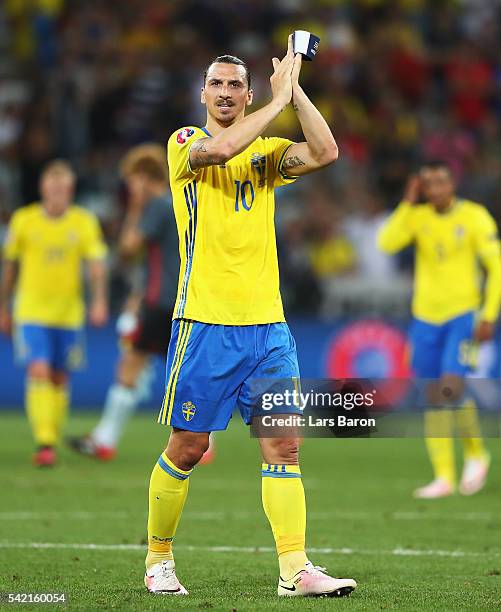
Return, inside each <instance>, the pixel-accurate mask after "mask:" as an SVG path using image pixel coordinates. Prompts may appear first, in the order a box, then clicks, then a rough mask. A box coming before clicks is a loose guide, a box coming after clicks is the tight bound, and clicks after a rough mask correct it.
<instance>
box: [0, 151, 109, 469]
mask: <svg viewBox="0 0 501 612" xmlns="http://www.w3.org/2000/svg"><path fill="white" fill-rule="evenodd" d="M74 189H75V175H74V173H73V170H72V169H71V167H70V166H69V164H68V163H66V162H65V161H63V160H55V161H52V162H50V163H49V164H48V165H47V166H46V167H45V169H44V170H43V172H42V175H41V178H40V194H41V201H40V202H36V203H33V204H30V205H28V206H25V207H23V208H20V209H19V210H17V211H16V212H15V213H14V214H13V216H12V219H11V221H10V224H9V228H8V233H7V238H6V242H5V248H4V253H3V259H4V261H3V274H2V285H1V302H0V328H1V330H2V331H4V332H5V333H9V332H10V330H11V314H10V301H11V297H12V295H13V294H14V290H15V304H14V322H15V326H16V330H15V335H16V349H17V352H18V356H19V357H20V358H21V359H22V361H23V362H24V364H25V365H26V367H27V378H26V398H25V401H26V411H27V414H28V419H29V422H30V425H31V429H32V433H33V437H34V439H35V443H36V445H37V451H36V453H35V455H34V457H33V461H34V463H35V464H36V465H38V466H50V465H53V464H54V462H55V460H56V452H55V447H56V446H57V444H58V442H59V440H60V437H61V431H62V427H63V424H64V420H65V416H66V413H67V409H68V395H69V393H68V371H69V370H71V369H75V368H78V367H79V366H81V365H82V361H83V357H84V356H83V347H82V344H81V337H82V334H81V328H82V325H83V323H84V318H85V306H84V299H83V272H82V262H84V261H86V262H88V268H89V278H90V288H91V294H92V299H91V304H90V309H89V319H90V322H91V323H92V324H93V325H97V326H100V325H103V324H104V323H105V322H106V320H107V317H108V305H107V304H108V302H107V287H106V264H105V257H106V246H105V243H104V242H103V239H102V236H101V230H100V227H99V223H98V221H97V219H96V217H95V216H94V215H93V214H92V213H91V212H89V211H87V210H85V209H83V208H80V207H78V206H75V205H74V204H72V201H73V195H74ZM16 281H17V282H16Z"/></svg>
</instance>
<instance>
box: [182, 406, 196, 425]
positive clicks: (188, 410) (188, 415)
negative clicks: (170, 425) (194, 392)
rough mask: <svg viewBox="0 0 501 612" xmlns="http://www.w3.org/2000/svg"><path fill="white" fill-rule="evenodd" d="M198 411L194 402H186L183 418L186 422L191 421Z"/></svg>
mask: <svg viewBox="0 0 501 612" xmlns="http://www.w3.org/2000/svg"><path fill="white" fill-rule="evenodd" d="M196 411H197V409H196V407H195V404H194V403H193V402H184V404H183V416H184V419H185V421H191V419H192V418H193V417H194V416H195V412H196Z"/></svg>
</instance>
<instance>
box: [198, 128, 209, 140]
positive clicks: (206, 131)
mask: <svg viewBox="0 0 501 612" xmlns="http://www.w3.org/2000/svg"><path fill="white" fill-rule="evenodd" d="M200 129H201V130H202V132H205V134H207V136H209V138H212V134H211V133H210V132H209V130H208V129H207V128H206V127H203V128H200Z"/></svg>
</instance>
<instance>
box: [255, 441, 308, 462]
mask: <svg viewBox="0 0 501 612" xmlns="http://www.w3.org/2000/svg"><path fill="white" fill-rule="evenodd" d="M267 442H268V444H267V448H265V449H263V450H264V453H263V456H264V460H265V461H266V462H267V463H273V464H277V463H285V464H287V465H291V464H292V465H295V464H298V463H299V439H298V438H269V439H268V441H267Z"/></svg>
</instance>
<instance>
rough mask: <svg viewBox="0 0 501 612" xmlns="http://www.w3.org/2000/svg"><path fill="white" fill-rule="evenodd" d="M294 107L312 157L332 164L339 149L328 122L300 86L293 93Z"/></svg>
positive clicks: (295, 87) (320, 161) (319, 161)
mask: <svg viewBox="0 0 501 612" xmlns="http://www.w3.org/2000/svg"><path fill="white" fill-rule="evenodd" d="M292 106H293V108H294V110H295V111H296V115H297V118H298V120H299V123H300V124H301V129H302V130H303V134H304V137H305V140H306V143H307V144H308V149H309V152H310V155H311V157H313V158H314V159H315V160H316V161H317V162H318V163H319V164H321V165H322V162H324V161H327V163H330V162H332V161H334V160H333V158H334V159H336V158H337V156H338V147H337V143H336V140H335V138H334V135H333V134H332V132H331V129H330V127H329V125H328V124H327V121H325V119H324V118H323V117H322V115H321V113H320V111H319V110H318V109H317V108H316V106H315V105H314V104H313V102H312V101H311V100H310V99H309V98H308V96H307V95H306V93H305V92H304V91H303V89H302V87H301V86H300V85H296V86H294V88H293V91H292Z"/></svg>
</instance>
